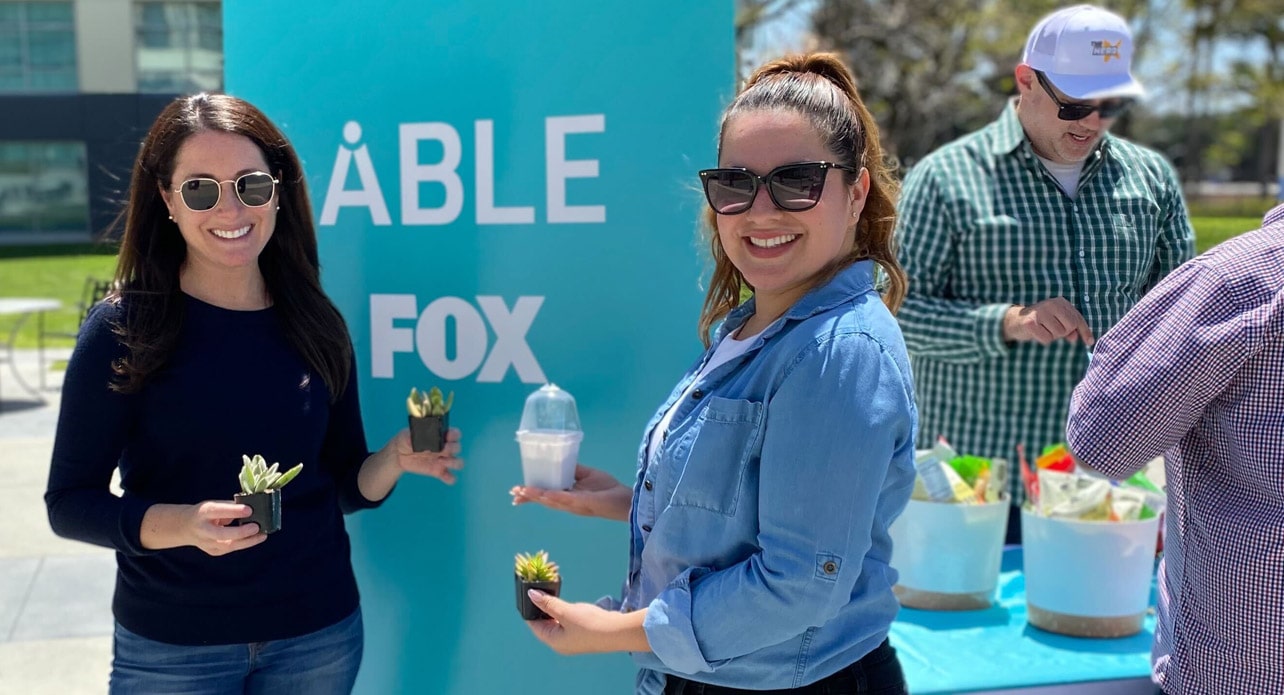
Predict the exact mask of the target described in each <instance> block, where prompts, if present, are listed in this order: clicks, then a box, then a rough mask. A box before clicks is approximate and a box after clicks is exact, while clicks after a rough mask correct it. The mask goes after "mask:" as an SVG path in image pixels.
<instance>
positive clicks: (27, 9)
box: [0, 1, 78, 93]
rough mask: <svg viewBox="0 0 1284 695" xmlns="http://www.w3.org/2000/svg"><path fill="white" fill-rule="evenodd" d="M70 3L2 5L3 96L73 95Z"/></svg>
mask: <svg viewBox="0 0 1284 695" xmlns="http://www.w3.org/2000/svg"><path fill="white" fill-rule="evenodd" d="M77 87H78V84H77V78H76V26H75V17H74V12H73V11H72V3H70V2H7V1H5V2H0V93H32V92H40V93H45V92H54V93H56V92H74V91H76V89H77Z"/></svg>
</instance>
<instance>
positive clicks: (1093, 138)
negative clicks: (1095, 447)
mask: <svg viewBox="0 0 1284 695" xmlns="http://www.w3.org/2000/svg"><path fill="white" fill-rule="evenodd" d="M1131 59H1132V36H1131V33H1130V32H1129V29H1128V25H1127V23H1126V22H1125V21H1124V20H1123V18H1121V17H1119V16H1118V15H1115V14H1113V13H1110V12H1107V11H1106V10H1103V9H1100V8H1097V7H1092V6H1089V5H1079V6H1076V7H1071V8H1066V9H1063V10H1060V11H1058V12H1056V13H1053V14H1051V15H1049V16H1048V17H1045V18H1044V19H1043V20H1042V21H1040V22H1039V24H1038V25H1037V26H1036V27H1035V28H1034V31H1033V32H1032V33H1031V34H1030V38H1029V40H1028V42H1027V44H1026V49H1025V55H1024V58H1023V60H1022V62H1021V64H1019V65H1017V66H1016V86H1017V91H1018V95H1017V97H1016V98H1015V99H1014V100H1013V102H1012V103H1010V104H1009V105H1008V106H1007V108H1006V109H1005V110H1004V112H1003V114H1002V115H1001V116H999V118H998V120H996V121H994V122H993V123H991V124H990V125H988V126H986V127H985V128H983V129H982V130H980V131H977V132H975V133H972V134H970V135H967V136H965V137H963V138H961V139H959V140H956V141H955V142H952V143H950V144H947V145H945V146H943V147H941V148H940V149H938V150H936V151H935V152H933V153H932V154H930V155H928V156H927V157H925V158H924V159H923V160H922V161H921V162H919V163H918V164H917V165H916V166H914V167H913V168H912V169H911V170H910V172H909V174H908V176H907V177H906V179H905V184H904V189H903V192H902V195H901V201H900V205H899V208H898V212H899V221H898V226H897V231H898V234H899V239H900V261H901V265H902V266H904V268H905V271H906V273H908V274H909V278H910V286H909V296H908V297H907V298H906V300H905V304H904V305H903V306H902V307H901V310H900V313H899V315H898V318H899V319H900V322H901V328H902V330H903V331H904V334H905V342H906V344H907V346H908V347H909V351H910V358H911V363H912V365H913V369H914V381H915V385H916V389H917V399H918V404H919V417H920V426H919V435H918V444H919V446H920V447H927V446H930V445H931V443H932V442H934V441H935V440H936V438H937V437H938V436H944V437H945V438H946V439H947V440H949V441H950V443H951V444H952V445H953V446H954V448H955V449H956V450H958V451H959V452H960V453H965V454H973V455H977V456H986V457H996V456H1000V457H1005V458H1007V459H1008V460H1009V461H1013V462H1015V460H1016V446H1017V445H1018V444H1024V446H1025V449H1026V451H1027V452H1030V453H1031V454H1033V455H1037V454H1038V453H1039V451H1040V449H1041V448H1042V447H1045V446H1048V445H1051V444H1056V443H1058V442H1061V441H1063V440H1064V438H1065V422H1066V414H1067V408H1068V405H1069V401H1070V393H1071V390H1072V389H1073V388H1074V385H1075V384H1076V383H1077V382H1078V380H1079V378H1080V377H1081V376H1082V375H1083V372H1084V369H1085V368H1086V367H1087V365H1088V358H1089V355H1090V354H1091V349H1092V348H1091V346H1092V344H1093V341H1094V339H1095V337H1096V336H1098V335H1101V334H1102V333H1104V332H1105V331H1106V329H1108V328H1110V327H1111V326H1113V325H1114V324H1115V322H1116V321H1118V320H1119V319H1120V318H1121V317H1122V316H1123V315H1124V313H1125V312H1127V311H1128V309H1129V308H1131V307H1132V305H1133V304H1135V303H1136V302H1137V300H1138V299H1140V298H1141V296H1142V294H1144V293H1145V292H1146V291H1147V290H1149V289H1150V288H1151V287H1152V286H1154V284H1155V283H1156V282H1158V281H1159V279H1160V278H1162V277H1163V276H1165V275H1167V274H1168V273H1169V272H1170V271H1171V270H1172V269H1174V268H1176V267H1177V266H1178V265H1180V264H1181V263H1182V262H1183V261H1185V260H1187V259H1189V258H1190V257H1191V256H1192V255H1193V251H1194V235H1193V233H1192V231H1191V228H1190V223H1189V221H1188V220H1187V217H1186V206H1185V202H1184V201H1183V200H1182V194H1181V186H1180V184H1179V182H1178V180H1177V175H1176V173H1175V172H1174V171H1173V169H1172V166H1171V165H1170V164H1169V163H1168V162H1167V161H1166V160H1165V159H1164V158H1163V157H1162V156H1161V155H1160V154H1158V153H1156V152H1154V151H1151V150H1148V149H1146V148H1143V147H1140V146H1138V145H1135V144H1133V143H1131V142H1128V141H1125V140H1123V139H1120V138H1117V137H1114V136H1112V135H1110V134H1109V133H1108V132H1107V131H1108V130H1109V128H1110V127H1111V125H1113V124H1114V122H1115V118H1116V117H1118V115H1119V114H1120V113H1122V111H1123V110H1124V109H1125V108H1126V107H1127V105H1128V103H1129V102H1130V101H1131V100H1132V99H1133V98H1135V97H1137V96H1139V95H1140V94H1141V93H1142V89H1141V86H1140V85H1139V84H1138V83H1137V82H1136V81H1135V80H1134V79H1133V77H1132V75H1131V72H1130V62H1131ZM1011 479H1012V481H1013V484H1012V486H1011V492H1012V495H1013V502H1014V504H1020V502H1021V501H1022V499H1023V497H1024V495H1023V492H1022V487H1021V485H1020V483H1019V477H1018V476H1017V475H1012V476H1011ZM1014 508H1015V507H1014ZM1012 518H1013V519H1014V520H1016V519H1018V518H1019V515H1016V514H1013V517H1012ZM1018 538H1019V526H1018V524H1017V523H1015V521H1014V523H1012V524H1010V526H1009V539H1010V540H1013V541H1015V540H1017V539H1018Z"/></svg>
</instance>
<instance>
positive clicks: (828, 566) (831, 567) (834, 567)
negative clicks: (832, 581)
mask: <svg viewBox="0 0 1284 695" xmlns="http://www.w3.org/2000/svg"><path fill="white" fill-rule="evenodd" d="M823 569H824V570H825V574H833V573H835V572H837V571H838V563H836V562H834V561H833V560H830V561H829V562H826V563H825V566H824V568H823Z"/></svg>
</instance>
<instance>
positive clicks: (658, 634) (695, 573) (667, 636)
mask: <svg viewBox="0 0 1284 695" xmlns="http://www.w3.org/2000/svg"><path fill="white" fill-rule="evenodd" d="M712 571H713V570H711V569H709V568H706V567H694V568H691V569H688V570H686V571H685V572H683V573H682V574H680V575H678V576H677V578H675V579H674V580H673V582H672V583H671V584H669V586H668V588H666V589H665V590H664V591H661V592H660V595H659V596H656V597H655V600H653V601H651V605H649V606H648V607H647V611H646V619H645V620H644V621H643V622H642V628H643V629H644V630H645V631H646V638H647V641H648V642H649V643H650V644H651V651H652V652H654V653H655V655H656V657H658V658H659V659H660V661H662V662H664V665H665V666H667V667H669V668H670V669H672V670H674V671H677V672H678V673H702V672H705V673H707V672H710V671H712V670H713V666H711V665H710V664H709V662H707V661H705V659H704V655H703V654H702V653H701V652H700V645H699V643H697V642H696V636H695V626H694V625H692V623H691V582H692V581H693V580H694V579H696V578H697V577H699V576H701V575H704V574H708V573H709V572H712Z"/></svg>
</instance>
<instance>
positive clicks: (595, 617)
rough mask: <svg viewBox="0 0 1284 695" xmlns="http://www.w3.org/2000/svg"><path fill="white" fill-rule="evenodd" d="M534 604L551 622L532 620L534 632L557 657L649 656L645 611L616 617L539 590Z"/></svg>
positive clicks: (535, 594)
mask: <svg viewBox="0 0 1284 695" xmlns="http://www.w3.org/2000/svg"><path fill="white" fill-rule="evenodd" d="M530 597H531V601H533V602H534V603H535V605H536V606H538V607H539V609H540V610H542V611H544V612H545V613H547V614H548V615H549V616H550V617H552V620H531V621H528V622H527V624H528V625H530V628H531V632H533V633H534V634H535V636H536V637H538V638H539V641H541V642H543V643H544V644H547V645H548V646H550V647H552V648H553V651H555V652H557V653H558V654H591V653H598V652H649V651H651V645H650V643H649V642H647V639H646V630H644V629H643V628H642V621H643V619H645V618H646V611H645V610H640V611H634V612H632V613H617V612H615V611H608V610H606V609H605V608H601V607H599V606H596V605H594V604H592V603H567V602H566V601H563V600H562V599H560V598H557V597H556V596H551V595H549V594H546V593H544V592H542V591H539V590H538V589H531V590H530Z"/></svg>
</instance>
